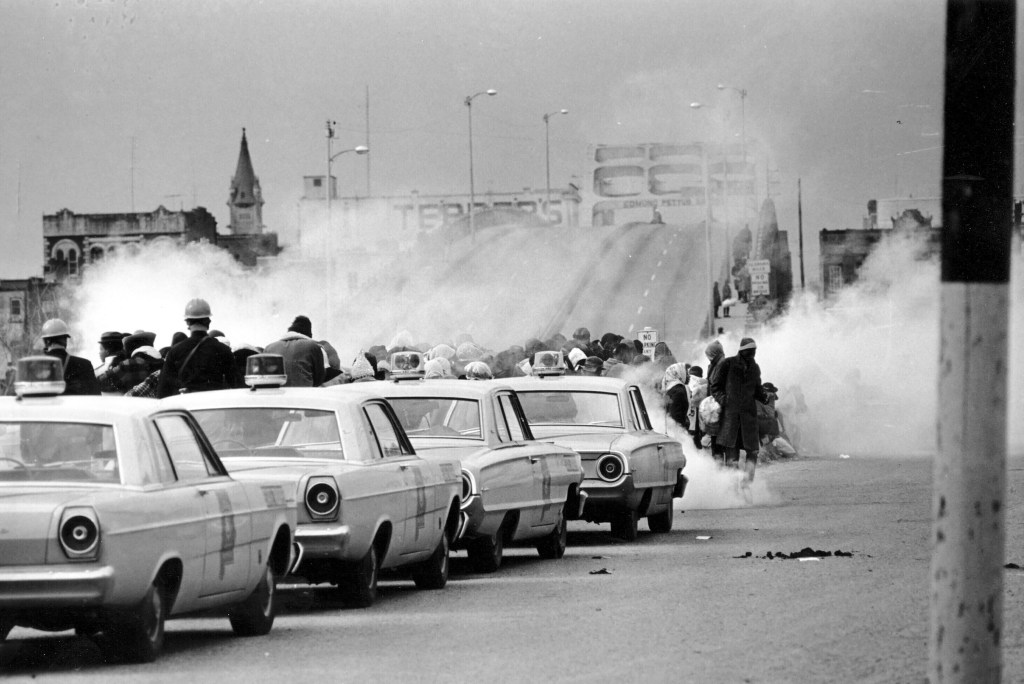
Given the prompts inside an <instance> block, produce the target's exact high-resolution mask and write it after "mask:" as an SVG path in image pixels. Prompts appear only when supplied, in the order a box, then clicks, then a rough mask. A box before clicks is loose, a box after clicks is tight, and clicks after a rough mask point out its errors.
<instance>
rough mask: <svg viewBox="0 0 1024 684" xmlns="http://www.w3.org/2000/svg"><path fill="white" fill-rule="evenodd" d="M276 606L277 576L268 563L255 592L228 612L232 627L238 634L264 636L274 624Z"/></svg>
mask: <svg viewBox="0 0 1024 684" xmlns="http://www.w3.org/2000/svg"><path fill="white" fill-rule="evenodd" d="M276 607H277V578H276V577H274V569H273V568H272V567H271V566H270V563H267V566H266V568H264V570H263V577H262V579H260V583H259V584H257V585H256V588H255V589H253V592H252V593H251V594H249V596H248V598H246V599H245V600H244V601H242V602H241V603H239V604H238V605H236V606H234V607H232V608H231V610H230V611H229V612H228V620H229V621H230V622H231V629H232V630H234V632H235V634H236V635H238V636H243V637H247V636H263V635H264V634H267V633H269V632H270V629H271V627H273V626H274V612H275V609H276Z"/></svg>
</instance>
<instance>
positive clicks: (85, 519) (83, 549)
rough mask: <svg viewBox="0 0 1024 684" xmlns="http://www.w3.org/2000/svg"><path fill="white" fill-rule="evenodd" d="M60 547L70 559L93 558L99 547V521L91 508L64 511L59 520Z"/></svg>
mask: <svg viewBox="0 0 1024 684" xmlns="http://www.w3.org/2000/svg"><path fill="white" fill-rule="evenodd" d="M59 534H60V547H61V549H63V550H64V555H65V556H67V557H68V558H70V559H71V560H95V558H96V556H97V555H98V554H99V548H100V523H99V520H98V519H97V517H96V512H95V511H93V510H92V509H91V508H72V509H67V510H65V511H64V513H63V515H61V520H60V531H59Z"/></svg>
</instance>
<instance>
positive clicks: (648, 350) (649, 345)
mask: <svg viewBox="0 0 1024 684" xmlns="http://www.w3.org/2000/svg"><path fill="white" fill-rule="evenodd" d="M636 339H638V340H640V342H642V343H643V345H644V356H646V357H647V358H649V359H652V360H653V359H654V347H655V345H657V344H658V331H657V330H655V329H654V328H644V329H643V330H641V331H640V332H638V333H637V335H636Z"/></svg>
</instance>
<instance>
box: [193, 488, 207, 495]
mask: <svg viewBox="0 0 1024 684" xmlns="http://www.w3.org/2000/svg"><path fill="white" fill-rule="evenodd" d="M196 491H197V492H199V496H206V495H207V494H209V493H210V490H209V489H197V490H196Z"/></svg>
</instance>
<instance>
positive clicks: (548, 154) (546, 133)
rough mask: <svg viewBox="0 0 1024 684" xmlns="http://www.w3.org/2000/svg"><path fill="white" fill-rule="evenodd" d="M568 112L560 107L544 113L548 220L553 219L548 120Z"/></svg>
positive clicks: (546, 211) (546, 208)
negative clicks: (554, 110) (555, 110)
mask: <svg viewBox="0 0 1024 684" xmlns="http://www.w3.org/2000/svg"><path fill="white" fill-rule="evenodd" d="M568 113H569V110H568V109H559V110H558V111H557V112H548V113H547V114H545V115H544V171H545V174H546V176H547V206H546V207H545V210H544V213H545V214H547V216H548V221H550V220H551V134H550V126H549V125H548V122H549V121H550V120H551V117H553V116H557V115H558V114H568Z"/></svg>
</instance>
